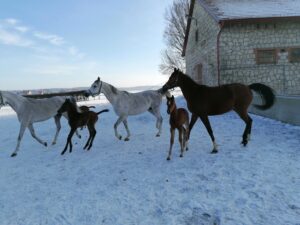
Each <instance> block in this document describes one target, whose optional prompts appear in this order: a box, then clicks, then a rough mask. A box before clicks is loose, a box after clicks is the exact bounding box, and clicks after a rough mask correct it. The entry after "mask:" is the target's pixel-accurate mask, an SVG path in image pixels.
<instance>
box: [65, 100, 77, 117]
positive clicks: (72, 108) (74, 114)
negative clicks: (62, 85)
mask: <svg viewBox="0 0 300 225" xmlns="http://www.w3.org/2000/svg"><path fill="white" fill-rule="evenodd" d="M67 113H68V117H69V118H77V117H78V115H79V112H78V111H77V108H76V106H74V105H73V104H72V103H70V105H69V107H68V109H67Z"/></svg>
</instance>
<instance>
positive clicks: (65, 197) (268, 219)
mask: <svg viewBox="0 0 300 225" xmlns="http://www.w3.org/2000/svg"><path fill="white" fill-rule="evenodd" d="M101 98H102V101H101V103H100V101H99V100H95V101H90V102H87V103H86V104H89V105H95V106H97V109H96V111H97V110H98V111H99V110H102V109H104V108H109V109H110V110H111V111H110V112H109V113H103V114H101V116H100V120H99V121H98V123H97V131H98V133H97V136H96V138H95V142H94V145H93V148H92V149H91V151H89V152H86V151H84V150H83V149H82V148H83V145H84V144H85V142H86V140H87V130H86V129H84V130H83V131H80V132H81V134H82V136H83V138H82V139H78V138H77V137H76V136H74V137H73V143H74V147H73V152H72V154H69V153H66V154H65V155H64V156H61V155H60V152H61V151H62V149H63V147H64V145H65V141H66V136H67V134H68V132H69V126H68V125H67V123H66V121H65V120H64V119H62V130H61V133H60V136H59V138H58V143H57V144H56V145H55V146H49V147H47V148H45V147H43V146H42V145H41V144H39V143H38V142H37V141H36V140H34V139H33V138H32V137H31V136H30V133H29V132H28V131H26V132H25V135H24V138H23V141H22V143H21V148H20V151H19V153H18V156H17V157H16V158H11V157H10V154H11V153H12V152H13V150H14V148H15V145H16V138H17V135H18V131H19V122H18V120H17V118H16V115H15V113H14V112H12V110H11V109H10V108H9V107H4V108H1V110H0V133H1V135H0V224H1V225H2V224H3V225H46V224H48V225H92V224H98V225H100V224H106V225H148V224H149V225H160V224H161V225H213V224H218V225H219V224H223V225H267V224H268V225H299V224H300V127H297V126H291V125H286V124H283V123H280V122H277V121H274V120H270V119H265V118H262V117H259V116H255V115H252V118H253V130H252V139H251V141H250V143H249V145H248V146H247V147H246V148H244V147H242V146H241V145H240V142H241V135H242V132H243V130H244V123H243V122H242V120H240V119H239V118H238V116H237V115H236V114H234V113H228V114H225V115H223V116H216V117H210V120H211V124H212V127H213V130H214V134H215V137H216V140H217V143H218V144H219V153H218V154H216V155H211V154H210V151H211V149H212V144H211V141H210V138H209V136H208V134H207V132H206V130H205V128H204V126H203V125H202V123H201V122H200V121H198V122H197V123H196V125H195V126H194V129H193V131H192V134H191V139H190V150H189V151H188V152H186V153H185V154H184V157H183V158H179V144H178V139H177V133H176V139H175V144H174V147H173V157H172V160H171V161H167V160H166V157H167V151H168V148H169V138H170V133H169V124H168V115H167V113H166V104H165V100H164V101H163V107H162V109H161V112H162V114H163V118H164V123H163V133H162V136H161V137H155V134H156V128H155V118H154V117H152V115H150V114H149V113H145V114H141V115H139V116H134V117H129V119H128V123H129V128H130V130H131V133H132V136H131V140H130V141H129V142H124V141H119V140H117V139H116V138H115V136H114V131H113V124H114V122H115V121H116V119H117V116H116V115H115V114H114V112H113V111H112V108H111V106H110V104H108V103H107V102H106V101H105V100H104V99H103V97H101ZM177 104H178V105H179V106H185V100H184V99H183V98H182V97H178V98H177ZM35 129H36V133H37V135H38V136H40V137H41V138H42V139H44V140H47V141H48V144H50V143H51V141H52V138H53V135H54V132H55V125H54V120H53V119H50V120H48V121H45V122H42V123H37V124H35ZM119 131H120V133H122V134H123V136H124V135H125V129H124V127H123V125H120V129H119Z"/></svg>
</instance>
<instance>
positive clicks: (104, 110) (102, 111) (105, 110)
mask: <svg viewBox="0 0 300 225" xmlns="http://www.w3.org/2000/svg"><path fill="white" fill-rule="evenodd" d="M108 111H109V110H108V109H103V110H101V111H100V112H97V115H99V114H101V113H104V112H108Z"/></svg>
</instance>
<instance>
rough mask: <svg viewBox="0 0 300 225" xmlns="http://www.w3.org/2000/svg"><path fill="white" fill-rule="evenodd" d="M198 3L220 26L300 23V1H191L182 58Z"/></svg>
mask: <svg viewBox="0 0 300 225" xmlns="http://www.w3.org/2000/svg"><path fill="white" fill-rule="evenodd" d="M196 2H197V3H199V4H200V5H201V6H202V7H203V8H204V9H205V10H206V11H207V13H208V14H209V15H210V16H211V17H212V18H213V19H214V20H215V21H216V22H217V23H219V24H224V23H226V22H231V23H234V22H249V21H250V22H251V21H252V22H266V21H280V20H297V21H300V0H191V6H190V7H191V8H190V11H189V18H188V21H187V29H186V33H185V40H184V45H183V51H182V56H185V51H186V46H187V42H188V37H189V31H190V27H191V20H192V15H193V11H194V5H195V3H196Z"/></svg>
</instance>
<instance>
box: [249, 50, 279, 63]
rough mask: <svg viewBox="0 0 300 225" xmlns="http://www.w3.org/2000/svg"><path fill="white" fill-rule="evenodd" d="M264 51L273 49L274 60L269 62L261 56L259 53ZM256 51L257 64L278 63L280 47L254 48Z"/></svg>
mask: <svg viewBox="0 0 300 225" xmlns="http://www.w3.org/2000/svg"><path fill="white" fill-rule="evenodd" d="M263 51H268V52H269V51H273V58H272V61H270V62H267V61H264V60H262V59H261V58H260V56H259V54H260V52H263ZM254 53H255V61H256V64H257V65H268V64H273V65H275V64H277V63H278V48H257V49H254Z"/></svg>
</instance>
